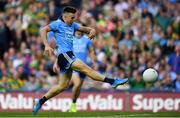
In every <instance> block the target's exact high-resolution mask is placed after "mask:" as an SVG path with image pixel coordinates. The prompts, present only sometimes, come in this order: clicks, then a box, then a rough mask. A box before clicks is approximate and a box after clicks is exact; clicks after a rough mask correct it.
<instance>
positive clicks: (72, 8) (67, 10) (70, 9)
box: [63, 6, 76, 14]
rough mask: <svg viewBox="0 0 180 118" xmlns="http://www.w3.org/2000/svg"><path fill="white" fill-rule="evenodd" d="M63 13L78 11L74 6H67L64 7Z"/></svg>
mask: <svg viewBox="0 0 180 118" xmlns="http://www.w3.org/2000/svg"><path fill="white" fill-rule="evenodd" d="M63 13H73V14H74V13H76V9H75V8H74V7H70V6H67V7H65V8H64V9H63Z"/></svg>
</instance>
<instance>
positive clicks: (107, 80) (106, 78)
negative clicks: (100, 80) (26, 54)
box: [104, 77, 114, 85]
mask: <svg viewBox="0 0 180 118" xmlns="http://www.w3.org/2000/svg"><path fill="white" fill-rule="evenodd" d="M104 82H107V83H109V84H111V85H112V84H113V83H114V79H111V78H108V77H105V78H104Z"/></svg>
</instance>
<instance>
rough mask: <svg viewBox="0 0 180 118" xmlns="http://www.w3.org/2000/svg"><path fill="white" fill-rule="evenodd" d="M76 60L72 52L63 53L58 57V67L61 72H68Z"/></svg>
mask: <svg viewBox="0 0 180 118" xmlns="http://www.w3.org/2000/svg"><path fill="white" fill-rule="evenodd" d="M75 60H76V57H75V56H74V54H73V52H72V51H68V52H65V53H61V54H59V56H58V66H59V67H60V71H61V72H66V71H67V70H69V69H71V64H72V63H73V62H74V61H75Z"/></svg>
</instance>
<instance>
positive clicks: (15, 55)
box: [0, 0, 180, 92]
mask: <svg viewBox="0 0 180 118" xmlns="http://www.w3.org/2000/svg"><path fill="white" fill-rule="evenodd" d="M67 5H71V6H74V7H76V8H77V9H78V17H77V21H78V22H79V23H81V24H85V25H87V26H90V27H93V28H95V29H96V31H97V35H96V37H95V39H94V40H93V45H94V49H95V53H96V57H97V66H96V67H94V69H95V70H97V71H99V72H101V73H103V74H105V75H107V76H110V77H115V76H120V77H122V78H124V77H128V78H130V81H129V83H128V84H127V85H126V86H120V87H119V88H118V89H121V90H122V89H128V90H135V91H136V90H138V91H144V90H150V91H177V92H178V91H179V92H180V13H179V11H180V2H179V1H178V0H1V1H0V92H6V91H37V92H40V91H46V90H48V89H49V88H50V87H51V86H53V85H55V84H56V83H57V82H58V76H57V74H55V73H54V72H53V71H52V65H53V63H54V60H55V57H53V56H52V57H47V56H44V55H43V48H44V46H43V43H42V40H41V37H40V35H39V29H40V28H41V27H43V26H45V25H47V24H48V23H50V22H51V21H53V20H56V19H57V18H59V17H60V16H61V11H62V9H63V7H64V6H67ZM89 62H90V61H89ZM146 68H155V69H156V70H157V71H158V73H159V76H158V79H157V81H155V82H149V83H147V82H145V81H143V79H142V72H143V71H144V70H145V69H146ZM82 89H83V90H113V89H112V88H111V86H109V85H108V84H106V83H101V82H95V81H92V80H90V79H86V80H85V83H84V85H83V87H82Z"/></svg>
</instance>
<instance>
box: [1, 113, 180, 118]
mask: <svg viewBox="0 0 180 118" xmlns="http://www.w3.org/2000/svg"><path fill="white" fill-rule="evenodd" d="M0 117H3V118H7V117H18V118H19V117H23V118H27V117H28V118H42V117H45V118H59V117H61V118H64V117H71V118H74V117H80V118H82V117H91V118H94V117H96V118H97V117H99V118H101V117H106V118H123V117H125V118H127V117H136V118H138V117H142V118H144V117H148V118H150V117H153V118H155V117H156V118H157V117H169V118H172V117H180V112H158V113H151V112H78V113H68V112H40V113H39V114H37V115H35V116H34V115H32V113H31V112H0Z"/></svg>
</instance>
